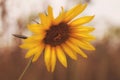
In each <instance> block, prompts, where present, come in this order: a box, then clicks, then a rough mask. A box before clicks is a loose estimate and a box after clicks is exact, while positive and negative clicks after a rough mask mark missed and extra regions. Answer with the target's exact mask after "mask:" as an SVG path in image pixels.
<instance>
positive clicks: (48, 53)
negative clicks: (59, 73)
mask: <svg viewBox="0 0 120 80" xmlns="http://www.w3.org/2000/svg"><path fill="white" fill-rule="evenodd" d="M50 60H51V46H50V45H46V46H45V54H44V61H45V65H46V67H47V70H48V71H50V67H51V63H50Z"/></svg>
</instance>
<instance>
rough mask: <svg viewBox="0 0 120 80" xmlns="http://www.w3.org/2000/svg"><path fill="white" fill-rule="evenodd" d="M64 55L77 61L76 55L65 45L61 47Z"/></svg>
mask: <svg viewBox="0 0 120 80" xmlns="http://www.w3.org/2000/svg"><path fill="white" fill-rule="evenodd" d="M61 46H62V48H63V50H64V51H65V53H66V54H67V55H68V56H69V57H71V58H72V59H74V60H77V54H76V53H74V52H73V51H72V50H71V49H70V48H69V47H68V46H67V45H66V44H62V45H61Z"/></svg>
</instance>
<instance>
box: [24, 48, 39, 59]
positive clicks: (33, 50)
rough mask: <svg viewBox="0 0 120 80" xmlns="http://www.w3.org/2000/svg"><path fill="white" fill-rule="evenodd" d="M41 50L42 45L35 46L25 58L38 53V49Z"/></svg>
mask: <svg viewBox="0 0 120 80" xmlns="http://www.w3.org/2000/svg"><path fill="white" fill-rule="evenodd" d="M39 50H40V47H35V48H33V49H30V50H29V51H28V52H27V53H26V55H25V58H29V57H31V56H33V55H34V54H36V53H37V52H38V51H39Z"/></svg>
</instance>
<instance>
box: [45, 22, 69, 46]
mask: <svg viewBox="0 0 120 80" xmlns="http://www.w3.org/2000/svg"><path fill="white" fill-rule="evenodd" d="M46 32H47V34H46V36H45V38H44V42H45V44H49V45H51V46H57V45H60V44H61V43H64V42H65V41H66V40H67V39H68V37H69V26H68V25H67V24H66V23H60V24H58V25H52V26H51V27H50V29H49V30H47V31H46Z"/></svg>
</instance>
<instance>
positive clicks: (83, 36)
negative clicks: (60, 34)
mask: <svg viewBox="0 0 120 80" xmlns="http://www.w3.org/2000/svg"><path fill="white" fill-rule="evenodd" d="M70 36H71V37H74V38H77V39H80V40H81V39H88V40H95V37H94V36H92V35H90V34H88V33H87V34H86V33H72V34H71V35H70Z"/></svg>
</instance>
